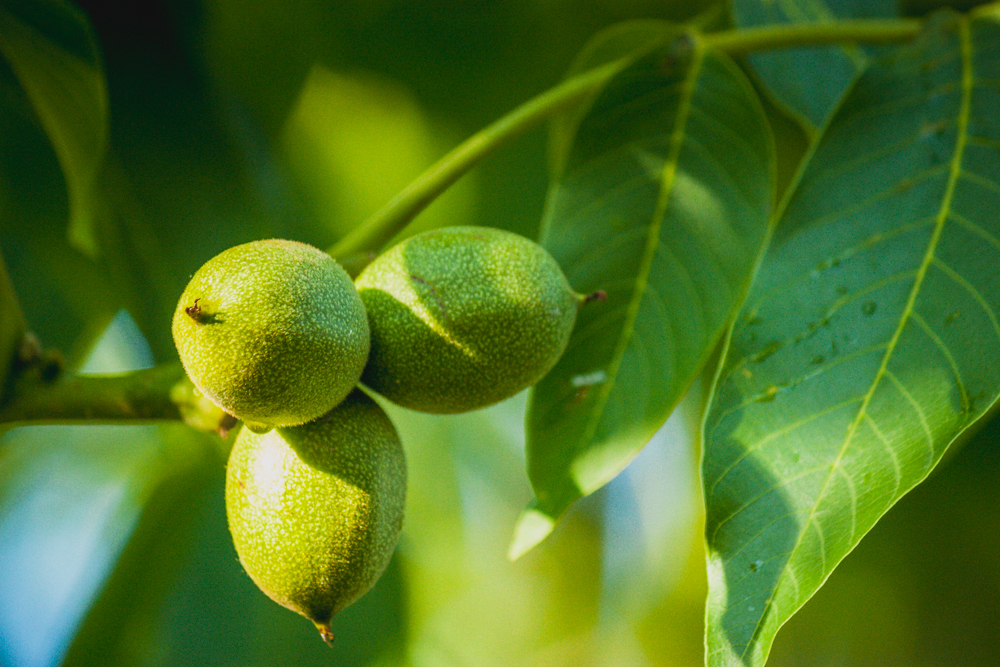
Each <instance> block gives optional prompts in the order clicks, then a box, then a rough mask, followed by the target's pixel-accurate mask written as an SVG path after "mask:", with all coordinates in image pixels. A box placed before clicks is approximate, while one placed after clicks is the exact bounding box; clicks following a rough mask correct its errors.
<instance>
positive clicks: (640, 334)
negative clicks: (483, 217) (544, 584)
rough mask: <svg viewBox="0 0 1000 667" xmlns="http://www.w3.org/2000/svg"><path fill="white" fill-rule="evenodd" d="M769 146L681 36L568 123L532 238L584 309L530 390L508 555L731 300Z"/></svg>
mask: <svg viewBox="0 0 1000 667" xmlns="http://www.w3.org/2000/svg"><path fill="white" fill-rule="evenodd" d="M773 188H774V149H773V142H772V137H771V134H770V129H769V127H768V125H767V121H766V119H765V117H764V113H763V111H762V109H761V106H760V103H759V100H758V99H757V97H756V95H755V93H754V91H753V89H752V88H751V87H750V85H749V83H748V82H747V80H746V79H745V78H744V76H743V75H742V74H741V72H740V71H739V70H738V69H737V68H736V66H735V65H734V64H733V63H732V62H731V61H730V60H729V59H728V58H727V57H726V56H725V55H723V54H722V53H718V52H715V51H714V50H712V49H710V48H708V47H707V46H706V45H705V44H704V43H703V42H702V40H701V39H699V38H698V37H697V36H695V35H686V36H682V37H679V38H675V39H673V40H672V41H670V43H668V44H667V45H666V46H665V47H664V48H662V49H660V50H658V51H656V52H654V53H652V54H649V55H648V56H645V57H643V58H641V59H639V60H638V61H637V62H636V63H635V64H634V65H633V66H631V67H630V68H628V69H626V70H625V71H623V72H622V73H621V74H620V75H618V76H617V77H616V78H615V79H613V80H612V81H611V82H610V84H609V85H608V86H607V87H606V89H605V90H604V92H603V93H602V94H601V96H600V97H599V98H598V99H597V100H596V101H595V102H594V104H593V106H592V107H591V109H590V111H589V113H588V115H587V116H586V117H585V118H584V119H583V120H582V121H581V122H580V126H579V129H578V131H577V133H576V137H575V140H574V144H573V148H572V150H571V152H570V154H569V157H568V159H567V161H566V168H565V173H564V175H563V177H562V178H561V179H560V180H559V181H557V182H555V183H554V184H553V185H552V188H551V190H550V194H549V200H548V205H547V209H546V213H545V218H544V221H543V232H542V243H543V245H544V246H545V247H546V248H547V249H548V250H549V251H550V252H551V253H552V254H553V256H554V257H555V258H556V260H557V261H558V262H559V263H560V265H561V266H562V267H563V270H564V271H565V272H566V275H567V277H568V278H569V282H570V284H571V285H572V286H573V288H574V289H576V290H577V291H580V292H582V293H590V292H593V291H595V290H604V291H606V293H607V301H606V302H603V303H601V302H594V303H589V304H586V305H584V306H583V307H582V308H581V310H580V313H579V315H578V319H577V324H576V328H575V330H574V332H573V335H572V337H571V339H570V342H569V346H568V348H567V350H566V353H565V354H564V356H563V358H562V359H561V360H560V362H559V363H558V364H557V366H556V367H555V368H554V369H553V371H552V372H551V373H550V374H549V375H548V376H547V377H546V378H545V379H543V380H542V381H541V382H540V383H539V384H538V385H537V386H536V387H535V389H534V390H533V392H532V396H531V400H530V403H529V406H528V414H527V428H526V430H527V456H528V473H529V477H530V478H531V482H532V485H533V486H534V490H535V494H536V496H537V499H538V500H537V502H536V503H535V505H534V506H533V508H529V510H528V511H527V512H526V513H525V514H524V515H523V516H522V519H521V521H520V522H519V524H518V528H517V534H516V535H515V543H514V546H513V547H512V550H511V555H512V556H516V555H518V554H519V553H523V551H525V550H527V549H528V548H530V547H531V546H533V545H534V544H535V543H537V542H538V541H540V540H541V539H543V538H544V537H545V535H547V534H548V532H549V531H550V530H551V529H552V527H553V525H554V522H555V519H557V518H558V517H559V516H560V515H561V514H562V513H563V512H565V510H566V509H567V508H568V507H569V505H570V504H571V503H572V502H573V501H574V500H576V499H577V498H579V497H581V496H585V495H587V494H589V493H592V492H593V491H595V490H596V489H598V488H600V487H601V486H602V485H604V484H605V483H607V482H608V481H609V480H611V479H612V478H613V477H614V476H615V475H616V474H617V473H618V472H619V471H621V469H622V468H624V467H625V465H626V464H627V463H628V462H629V461H630V460H631V459H632V457H634V456H635V455H636V454H637V453H638V452H639V451H640V450H641V449H642V447H643V446H644V445H645V444H646V442H647V441H648V440H649V438H650V437H652V435H653V434H654V433H655V432H656V430H657V429H658V428H659V427H660V426H661V425H662V424H663V422H664V421H665V420H666V418H667V416H668V415H669V414H670V411H671V410H672V409H673V407H674V405H676V404H677V402H678V401H679V400H680V399H681V397H682V396H683V394H684V392H685V391H686V390H687V388H688V386H689V385H690V384H691V382H692V381H693V380H694V378H695V377H696V376H697V374H698V373H699V371H700V370H701V368H702V366H703V365H704V364H705V362H706V360H707V358H708V356H709V354H710V353H711V351H712V349H713V347H714V346H715V344H716V343H717V341H718V340H719V338H720V336H721V334H722V331H723V329H724V327H725V325H726V324H727V322H728V321H729V320H730V318H731V317H732V313H733V312H734V309H735V308H737V307H738V305H739V303H740V302H741V300H742V297H743V295H744V293H745V289H746V285H747V284H748V282H749V278H750V274H751V272H752V269H753V267H754V266H755V264H756V262H757V258H758V255H759V253H760V251H761V249H762V247H763V244H764V241H765V237H766V235H767V219H768V216H769V213H770V206H771V199H772V196H773V195H772V192H773Z"/></svg>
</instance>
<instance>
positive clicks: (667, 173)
mask: <svg viewBox="0 0 1000 667" xmlns="http://www.w3.org/2000/svg"><path fill="white" fill-rule="evenodd" d="M691 38H692V41H693V43H694V49H693V55H692V60H691V66H690V68H689V69H688V72H687V77H686V78H685V80H684V83H683V85H682V86H681V89H680V90H681V101H680V104H679V105H678V109H677V121H676V123H675V125H674V130H673V132H672V133H671V136H670V154H669V155H668V157H667V160H666V162H665V163H664V169H663V174H662V175H661V178H660V183H661V187H660V197H659V199H658V200H657V202H656V209H655V211H654V213H653V219H652V223H651V224H650V227H649V231H648V232H647V236H646V247H645V249H644V251H643V255H642V261H641V262H640V264H639V272H638V274H637V276H636V280H635V294H636V295H637V297H636V298H634V299H633V300H632V302H631V303H629V307H628V311H627V312H626V313H625V321H624V323H623V326H622V335H621V336H620V337H619V339H618V343H617V344H616V345H615V350H614V352H613V354H612V356H611V363H610V364H609V365H608V368H607V370H606V371H605V372H606V373H607V380H606V381H605V382H604V384H603V385H601V390H600V392H599V393H598V395H597V399H596V401H595V405H594V410H593V411H592V412H591V415H590V419H589V420H588V421H587V426H586V428H585V429H584V431H583V438H582V440H581V441H582V442H585V443H589V442H591V441H592V440H593V438H594V434H595V433H596V432H597V427H598V425H599V424H600V422H601V417H602V416H603V415H604V410H605V408H606V407H607V403H608V400H609V399H610V397H611V392H612V390H613V389H614V386H615V384H616V381H617V379H618V369H619V367H620V366H621V363H622V359H623V358H624V357H625V351H626V349H627V348H628V345H629V343H630V342H631V340H632V335H633V333H634V332H635V322H636V319H637V318H638V316H639V308H640V306H641V304H642V300H643V297H644V295H645V288H646V284H647V283H648V281H649V272H650V271H651V269H652V265H653V259H654V257H655V256H656V248H657V246H658V245H659V243H660V230H661V228H662V226H663V220H664V217H665V216H666V210H667V204H668V203H669V201H670V195H671V193H672V192H673V186H674V181H675V179H676V176H677V166H678V163H679V161H680V152H681V148H682V147H683V145H684V135H685V131H686V129H687V120H688V117H689V115H690V113H691V101H692V99H693V98H694V88H695V83H696V82H697V80H698V75H699V74H700V72H701V67H702V63H703V62H704V59H705V49H706V46H705V44H704V42H702V40H701V38H700V37H698V36H697V35H691Z"/></svg>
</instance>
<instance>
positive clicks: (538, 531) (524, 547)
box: [507, 503, 556, 561]
mask: <svg viewBox="0 0 1000 667" xmlns="http://www.w3.org/2000/svg"><path fill="white" fill-rule="evenodd" d="M555 527H556V520H555V519H554V518H552V517H551V516H549V515H548V514H545V513H544V512H542V511H541V510H539V509H538V507H537V506H536V505H535V504H534V503H532V504H531V505H529V506H528V508H527V509H526V510H524V512H523V513H522V514H521V518H519V519H518V520H517V525H516V526H515V527H514V539H513V540H512V541H511V543H510V550H509V551H508V552H507V558H509V559H510V560H512V561H515V560H517V559H518V558H520V557H521V556H523V555H524V554H526V553H528V552H529V551H531V550H532V549H533V548H535V546H537V545H538V544H539V543H540V542H541V541H542V540H544V539H545V538H546V537H548V536H549V535H550V534H551V533H552V531H553V529H555Z"/></svg>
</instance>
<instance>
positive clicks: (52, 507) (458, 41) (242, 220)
mask: <svg viewBox="0 0 1000 667" xmlns="http://www.w3.org/2000/svg"><path fill="white" fill-rule="evenodd" d="M2 6H7V7H8V8H10V9H11V12H12V13H14V14H16V15H18V16H21V17H22V18H24V20H25V21H26V23H27V24H28V25H34V27H35V28H37V29H43V30H45V31H48V30H55V31H56V32H57V33H58V34H59V35H61V40H62V41H61V42H60V43H61V44H62V45H63V47H64V48H66V49H67V50H68V52H69V53H71V54H75V56H78V57H79V58H81V59H82V60H83V62H90V63H91V64H93V65H94V66H96V67H101V68H103V71H104V72H105V75H106V91H105V93H106V100H107V125H106V132H107V135H106V138H105V139H102V140H101V141H102V142H104V143H105V144H106V149H105V150H106V152H105V157H104V162H103V167H102V169H101V170H100V171H99V172H98V173H96V174H94V175H92V176H91V177H92V178H94V179H96V182H97V188H96V191H95V192H96V195H95V196H94V197H93V199H92V200H86V201H84V202H83V203H80V202H79V201H75V200H74V195H73V194H72V192H73V186H72V183H68V181H69V180H71V179H68V178H66V177H64V175H63V173H64V171H63V169H62V168H61V164H63V162H64V161H65V159H66V158H65V155H64V154H63V153H61V152H60V150H59V149H58V147H56V148H54V147H53V142H52V141H50V139H49V136H48V135H47V130H46V125H45V122H44V119H40V118H39V115H38V114H37V113H36V110H35V106H33V102H32V100H31V98H30V97H29V95H28V94H27V93H26V92H25V91H24V89H23V88H22V86H21V85H20V83H19V79H18V73H17V72H16V71H15V68H14V67H13V66H12V65H11V64H10V63H9V62H8V61H6V60H3V61H0V62H2V64H0V251H2V254H3V257H4V259H5V261H6V263H7V265H8V267H9V269H10V273H11V277H12V280H13V282H14V285H15V287H16V289H17V292H18V294H19V296H20V300H21V306H22V309H23V310H24V313H25V316H26V318H27V320H28V323H29V325H30V327H31V329H32V330H33V331H34V332H35V333H36V334H37V335H38V336H39V338H40V339H41V340H42V341H43V342H44V344H45V345H46V346H52V347H56V348H58V349H60V350H61V351H62V352H63V354H64V355H65V357H66V359H67V361H68V363H69V365H70V366H71V367H72V368H74V369H76V370H79V371H80V372H109V371H120V370H129V369H137V368H144V367H148V366H151V365H153V364H155V363H158V362H165V361H172V360H174V359H175V358H176V353H175V351H174V349H173V345H172V343H171V340H170V333H169V321H170V320H169V318H170V313H171V311H172V309H173V306H174V304H175V302H176V299H177V296H178V295H179V294H180V292H181V290H182V288H183V286H184V284H185V283H186V282H187V279H188V277H189V276H190V275H191V273H192V272H193V271H194V270H195V269H196V268H197V267H198V266H200V265H201V264H202V263H203V262H204V261H205V260H206V259H208V258H209V257H211V256H213V255H215V254H217V253H218V252H220V251H221V250H223V249H225V248H226V247H229V246H231V245H234V244H237V243H242V242H245V241H249V240H252V239H258V238H266V237H287V238H295V239H298V240H302V241H306V242H309V243H313V244H315V245H318V246H320V247H328V246H329V245H331V244H332V243H333V242H334V241H336V240H337V239H338V238H340V237H341V236H342V235H344V234H345V233H346V232H347V231H349V230H350V229H351V228H353V226H354V225H357V224H359V223H360V222H361V221H362V220H363V219H364V218H365V217H366V216H367V215H368V214H370V213H372V212H373V211H374V210H376V209H377V208H378V207H379V206H380V205H381V204H383V203H384V202H385V201H386V200H387V199H388V198H389V197H391V196H392V194H394V193H395V192H396V191H398V190H399V189H400V188H401V187H402V186H404V185H405V184H406V183H407V182H408V181H409V180H410V179H412V178H413V177H415V176H416V175H418V174H419V173H420V171H421V170H422V169H424V168H425V167H426V166H428V165H429V164H430V163H431V162H432V161H433V160H435V159H436V158H437V157H439V156H440V155H441V154H443V153H444V152H445V151H446V150H447V149H448V148H449V147H450V146H452V145H454V144H455V143H456V142H457V141H458V140H460V139H461V138H463V137H465V136H467V135H469V134H471V133H472V132H474V131H476V130H478V129H480V128H481V127H482V126H484V125H485V124H487V123H488V122H490V121H492V120H494V119H496V118H497V117H499V116H501V115H502V114H503V113H505V112H506V111H508V110H510V109H512V108H513V107H515V106H517V105H518V104H520V103H521V102H523V101H525V100H527V99H528V98H530V97H531V96H533V95H535V94H537V93H539V92H541V91H542V90H544V89H546V88H547V87H549V86H551V85H553V84H554V83H556V82H557V81H558V80H559V79H560V77H561V76H562V73H563V72H564V71H565V70H566V68H567V67H568V66H569V63H570V62H571V61H572V59H573V57H574V55H575V54H576V53H577V52H578V51H579V50H580V48H581V47H582V46H583V44H584V43H585V42H586V40H587V38H588V37H590V36H591V35H592V34H593V33H595V32H596V31H597V30H599V29H600V28H602V27H605V26H607V25H609V24H611V23H615V22H618V21H622V20H627V19H631V18H666V19H670V20H687V19H690V18H691V17H693V16H695V15H701V14H702V13H703V12H706V11H707V12H708V14H705V16H708V17H709V19H711V17H713V16H716V17H718V16H722V14H721V13H716V14H713V13H712V8H713V6H712V5H711V4H710V3H708V2H705V1H701V2H690V1H687V2H681V1H680V0H655V1H654V0H497V1H496V2H486V3H477V2H468V1H466V2H459V1H458V0H435V1H431V0H408V1H406V2H403V1H402V0H368V1H367V2H328V1H327V2H323V1H319V0H289V1H288V2H280V3H279V2H270V1H265V0H242V1H239V2H237V1H236V0H204V1H203V2H195V1H193V0H174V1H169V0H151V1H150V2H144V3H132V4H119V3H104V2H98V1H96V0H89V1H85V2H81V3H79V5H78V6H79V7H80V8H81V9H82V10H83V12H84V13H85V15H86V16H87V17H88V18H89V20H90V23H91V25H92V34H90V35H88V34H87V32H86V30H83V31H81V30H79V29H78V28H75V27H74V26H73V24H72V22H69V23H65V24H63V23H58V22H57V23H58V24H57V25H53V24H52V20H54V19H52V17H53V16H55V17H58V16H60V15H61V14H60V12H61V10H60V9H59V7H60V5H59V3H55V2H40V3H36V2H26V1H23V0H16V1H15V0H4V2H3V5H2ZM38 7H42V8H43V10H44V11H42V10H39V11H36V10H37V8H38ZM46 7H48V9H47V10H46V9H45V8H46ZM53 7H54V8H55V9H52V8H53ZM50 10H51V11H50ZM88 90H90V93H91V94H94V95H97V96H98V97H99V96H100V94H101V92H100V91H99V90H97V89H95V88H94V87H93V86H91V87H90V88H89V89H88ZM95 90H96V91H97V92H94V91H95ZM770 112H771V114H772V120H773V122H774V124H775V128H776V132H777V135H778V142H779V149H780V154H781V157H782V169H783V172H784V174H785V179H786V180H787V177H788V174H789V173H790V172H791V170H792V169H793V168H794V164H795V161H796V159H797V157H798V156H799V155H800V154H801V151H802V150H803V148H804V145H805V144H804V135H803V133H802V131H801V130H800V129H799V128H798V127H797V126H796V125H795V123H793V122H792V121H790V120H789V119H788V118H786V117H783V116H781V115H780V114H778V112H776V111H775V110H774V109H770ZM98 125H100V123H98ZM63 150H64V151H65V150H66V149H65V148H64V149H63ZM84 171H85V170H84ZM82 177H83V178H87V175H86V173H84V174H83V176H82ZM546 187H547V181H546V161H545V134H544V132H542V131H536V132H533V133H530V134H529V135H526V136H524V137H522V138H520V139H518V140H516V141H515V142H514V143H513V144H511V145H510V146H508V147H506V148H504V149H502V150H501V151H500V152H499V153H498V154H497V155H496V156H494V157H493V158H491V159H489V160H487V161H486V162H485V163H484V164H483V165H482V166H480V167H478V168H477V169H476V170H474V171H473V173H471V174H470V175H469V176H467V177H466V178H465V179H463V180H462V181H461V182H460V183H459V184H458V185H457V186H456V187H455V188H453V190H452V191H450V192H449V193H448V194H447V195H446V196H444V197H442V199H441V200H439V201H438V202H436V203H435V204H434V205H433V206H432V207H431V208H430V209H429V210H428V211H427V212H425V213H424V214H423V215H422V216H421V217H420V218H418V219H417V221H416V223H415V226H414V228H415V229H419V228H423V227H431V226H437V225H445V224H482V225H489V226H494V227H502V228H506V229H510V230H513V231H516V232H519V233H522V234H525V235H528V236H535V234H536V231H537V225H538V220H539V218H540V215H541V210H542V205H543V201H544V197H545V191H546ZM81 206H82V207H83V208H84V209H85V210H86V215H85V216H83V218H81V217H80V215H79V214H78V211H79V210H80V207H81ZM71 220H72V221H73V225H71V224H70V221H71ZM81 220H83V221H82V222H81ZM74 225H75V226H74ZM702 398H703V397H702V389H701V388H700V385H699V386H698V387H696V388H695V389H694V390H692V392H691V395H690V396H689V397H688V399H686V401H685V402H684V403H683V404H682V407H681V409H680V410H678V411H677V413H676V414H675V415H674V417H672V418H671V420H670V421H669V422H668V423H667V425H666V426H665V427H664V429H663V430H662V431H661V433H660V434H659V435H658V436H657V437H656V438H654V440H653V442H652V443H651V444H650V445H649V446H648V447H647V448H646V449H645V450H644V451H643V453H642V454H641V455H640V456H639V457H638V458H637V459H636V460H635V461H634V462H633V463H632V464H631V466H630V467H629V468H628V469H627V470H626V472H625V473H624V474H622V475H621V476H620V477H619V478H618V479H616V480H615V481H614V482H613V483H612V484H610V485H609V486H608V487H606V488H604V489H602V490H601V491H600V492H598V493H596V494H594V495H593V496H591V497H590V498H588V499H586V500H585V501H582V502H580V503H578V504H577V506H576V507H574V509H573V510H571V512H570V514H569V516H568V517H567V518H566V520H565V521H563V523H562V524H561V525H560V526H559V527H558V528H557V529H556V532H555V534H554V535H553V537H552V538H551V539H550V540H548V541H547V542H545V543H544V544H543V545H541V546H540V547H539V548H537V549H535V550H534V551H533V552H531V553H529V554H528V555H527V556H525V557H524V558H522V559H521V560H519V561H517V562H515V563H510V562H508V561H507V559H506V555H505V554H506V552H507V545H508V542H509V539H510V534H511V529H512V527H513V525H514V522H515V520H516V518H517V516H518V514H519V512H520V511H521V509H522V508H523V507H524V505H525V504H526V503H527V502H528V500H530V498H531V492H530V488H529V485H528V482H527V479H526V476H525V473H524V461H523V409H524V397H523V396H520V397H517V398H515V399H512V400H511V401H508V402H506V403H504V404H501V405H499V406H496V407H495V408H492V409H489V410H484V411H480V412H476V413H471V414H467V415H462V416H458V417H432V416H427V415H418V414H415V413H411V412H407V411H404V410H401V409H396V408H392V407H391V406H389V409H390V411H391V414H392V417H393V419H394V421H395V422H396V424H397V426H398V428H399V430H400V432H401V434H402V437H403V442H404V444H405V447H406V451H407V455H408V460H409V466H410V487H409V497H408V507H407V518H406V525H405V529H404V532H403V537H402V540H401V542H400V546H399V548H398V550H397V553H396V556H395V557H394V559H393V562H392V564H391V565H390V567H389V570H388V571H387V573H386V575H385V576H384V577H383V578H382V580H381V581H380V582H379V583H378V585H377V586H376V587H375V589H374V590H373V591H372V592H371V593H369V594H368V595H366V596H365V597H364V598H362V599H361V600H360V601H359V602H358V603H356V604H355V605H353V606H352V607H350V608H348V609H347V610H346V611H345V612H343V613H342V614H341V615H340V616H339V617H338V618H337V619H335V621H334V632H335V634H336V637H337V639H336V643H335V647H334V648H333V649H332V650H331V649H329V648H327V647H326V646H325V645H324V644H323V643H322V642H321V641H320V640H319V638H318V637H316V635H315V630H314V629H313V628H312V626H311V625H310V624H309V623H308V622H306V621H305V620H303V619H301V618H299V617H298V616H296V615H294V614H292V613H291V612H288V611H286V610H284V609H282V608H280V607H278V606H277V605H275V604H274V603H272V602H271V601H270V600H268V599H267V598H266V597H265V596H264V595H263V594H261V593H260V592H259V591H257V589H256V588H255V587H254V586H253V584H252V582H251V581H250V580H249V578H248V577H247V576H246V575H245V574H244V573H243V571H242V569H241V567H240V565H239V563H238V561H237V559H236V555H235V551H234V550H233V548H232V546H231V542H230V539H229V535H228V531H227V529H226V525H225V511H224V505H223V498H222V489H223V480H224V472H225V470H224V466H225V457H226V453H227V450H228V445H229V442H228V441H224V440H222V439H220V438H218V437H214V436H208V435H204V434H199V433H196V432H194V431H192V430H190V429H187V428H185V427H182V426H179V425H151V426H139V427H109V426H104V427H69V426H45V427H31V428H19V429H13V430H10V431H8V432H6V433H5V434H3V436H2V440H0V665H2V666H3V667H46V666H49V665H57V664H63V663H64V664H67V665H102V666H106V665H144V666H145V665H150V666H152V665H189V664H206V665H234V666H236V665H286V664H287V665H312V664H316V665H318V664H323V665H332V664H342V665H379V666H381V665H416V666H429V667H438V666H440V667H444V666H450V665H476V666H480V665H484V666H488V665H505V666H506V665H625V666H628V665H637V666H640V665H664V666H674V665H677V666H689V665H698V664H700V663H701V662H702V653H703V640H702V623H703V613H704V612H703V604H704V596H705V588H706V585H705V574H704V551H703V539H702V536H701V533H702V529H703V518H702V509H701V500H700V490H699V486H698V480H697V464H696V461H697V442H696V440H697V439H696V437H695V436H694V434H695V433H696V432H697V427H698V421H699V416H698V415H699V412H700V406H701V401H702ZM998 429H1000V427H998V426H994V425H990V426H987V427H986V428H984V429H983V430H982V431H980V432H979V433H978V434H977V435H976V436H975V437H974V438H972V439H971V440H970V441H969V443H968V444H967V445H966V446H965V447H964V448H963V449H962V450H961V451H960V452H959V453H958V454H957V455H956V456H955V457H954V459H953V460H952V461H951V462H950V463H949V464H947V465H946V466H943V467H942V469H941V470H940V471H939V472H938V473H936V474H935V475H934V476H932V478H931V479H930V480H929V481H928V482H927V483H926V484H924V485H922V486H921V487H919V488H918V489H917V490H916V491H914V492H913V493H912V494H910V495H909V496H907V497H906V498H905V499H904V500H903V501H902V502H901V503H900V506H899V507H898V508H896V509H895V510H894V511H893V512H891V513H890V514H889V515H888V517H887V518H886V519H885V520H883V521H882V522H881V523H880V524H879V525H878V526H877V527H876V528H875V530H874V531H873V532H872V534H871V535H870V536H869V537H868V538H867V539H866V540H865V541H864V542H863V543H862V544H861V546H860V547H859V548H858V550H857V552H856V553H855V554H853V555H852V556H850V557H849V558H848V559H847V560H846V561H845V563H844V564H843V566H841V567H840V568H839V569H838V570H837V572H836V573H835V574H834V575H833V576H832V577H831V580H830V582H829V583H828V585H827V586H826V587H825V588H823V589H822V590H821V591H820V593H819V594H818V595H817V597H816V599H815V600H814V601H813V602H811V603H810V604H808V605H807V606H806V607H805V609H804V610H803V612H802V613H801V614H799V615H798V616H797V617H795V618H794V619H793V620H792V621H791V622H790V623H789V625H788V627H787V628H786V629H785V630H784V631H783V632H782V634H781V635H779V638H778V641H777V643H776V644H775V649H774V654H773V657H772V660H771V662H770V664H773V665H778V666H780V665H789V666H791V665H803V666H804V665H809V666H811V667H817V666H818V667H822V666H824V665H831V666H832V665H838V666H844V665H873V664H878V665H887V666H892V665H907V666H922V665H927V666H928V667H930V666H932V665H934V666H941V665H963V666H975V665H993V664H996V658H995V641H994V638H995V636H996V631H997V627H996V619H998V618H1000V603H998V602H997V600H998V599H1000V596H998V593H1000V574H998V573H1000V538H998V537H997V532H996V531H995V530H991V528H990V527H991V526H994V525H996V522H997V520H998V519H1000V506H998V503H997V500H996V498H997V496H996V489H997V488H998V483H1000V465H998V464H1000V454H998V450H997V447H996V446H995V443H996V441H997V438H998V436H1000V430H998Z"/></svg>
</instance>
